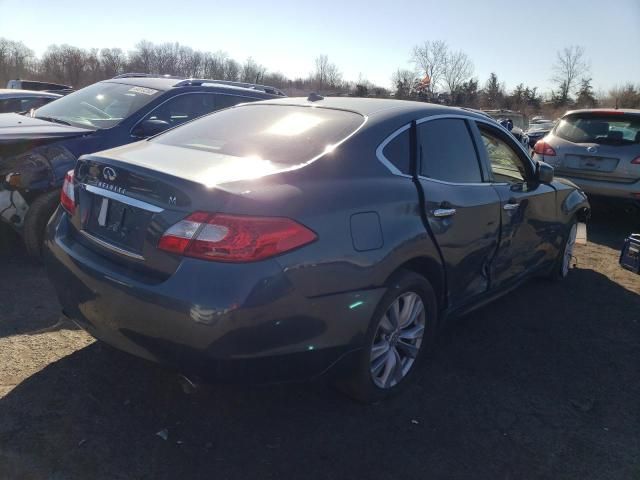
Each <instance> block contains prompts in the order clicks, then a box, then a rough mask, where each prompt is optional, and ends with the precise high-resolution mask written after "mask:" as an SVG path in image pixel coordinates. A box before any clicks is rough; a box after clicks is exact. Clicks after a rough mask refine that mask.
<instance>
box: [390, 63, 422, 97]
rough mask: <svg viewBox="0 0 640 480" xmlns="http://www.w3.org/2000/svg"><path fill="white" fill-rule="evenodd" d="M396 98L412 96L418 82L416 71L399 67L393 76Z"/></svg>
mask: <svg viewBox="0 0 640 480" xmlns="http://www.w3.org/2000/svg"><path fill="white" fill-rule="evenodd" d="M391 82H392V83H393V87H394V89H395V97H396V98H411V97H412V96H413V95H414V89H415V86H416V84H417V83H418V79H417V78H416V73H415V72H414V71H411V70H407V69H400V68H399V69H398V70H396V71H395V72H394V74H393V75H392V76H391Z"/></svg>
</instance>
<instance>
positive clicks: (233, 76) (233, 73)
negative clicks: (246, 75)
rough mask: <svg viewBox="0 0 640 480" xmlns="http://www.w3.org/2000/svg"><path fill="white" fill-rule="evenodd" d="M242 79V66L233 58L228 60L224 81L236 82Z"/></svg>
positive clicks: (225, 63) (226, 60) (225, 62)
mask: <svg viewBox="0 0 640 480" xmlns="http://www.w3.org/2000/svg"><path fill="white" fill-rule="evenodd" d="M239 77H240V64H239V63H238V62H236V61H235V60H234V59H233V58H227V59H225V61H224V80H231V81H233V82H236V81H237V80H238V78H239Z"/></svg>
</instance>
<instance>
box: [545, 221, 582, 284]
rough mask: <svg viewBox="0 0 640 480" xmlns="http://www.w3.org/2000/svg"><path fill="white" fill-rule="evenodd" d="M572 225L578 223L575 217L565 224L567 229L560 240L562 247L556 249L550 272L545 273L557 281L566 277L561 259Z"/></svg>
mask: <svg viewBox="0 0 640 480" xmlns="http://www.w3.org/2000/svg"><path fill="white" fill-rule="evenodd" d="M574 225H575V226H576V227H577V225H578V221H577V220H576V219H575V218H574V219H573V220H571V222H569V224H568V225H567V230H566V232H565V234H564V238H563V240H562V247H561V248H560V250H559V251H558V256H557V257H556V259H555V261H554V263H553V267H552V269H551V272H550V273H549V275H547V278H548V279H549V280H551V281H559V280H563V279H565V278H566V277H567V274H566V273H565V272H564V271H563V261H564V254H565V251H566V249H567V242H568V240H569V236H570V235H571V230H572V229H573V227H574ZM567 273H568V272H567Z"/></svg>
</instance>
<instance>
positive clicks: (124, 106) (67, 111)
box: [34, 82, 163, 129]
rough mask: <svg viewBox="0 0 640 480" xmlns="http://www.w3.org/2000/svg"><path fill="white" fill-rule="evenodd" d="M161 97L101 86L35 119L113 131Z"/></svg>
mask: <svg viewBox="0 0 640 480" xmlns="http://www.w3.org/2000/svg"><path fill="white" fill-rule="evenodd" d="M162 93H163V92H162V91H160V90H156V89H153V88H146V87H139V86H135V85H126V84H124V83H116V82H98V83H94V84H93V85H89V86H88V87H85V88H83V89H81V90H78V91H77V92H73V93H71V94H69V95H67V96H65V97H62V98H59V99H57V100H56V101H55V102H51V103H48V104H47V105H44V106H43V107H40V108H38V109H37V110H35V113H34V116H35V117H36V118H43V119H49V120H54V121H55V120H57V121H60V122H65V123H69V124H71V125H75V126H78V127H84V128H90V129H104V128H111V127H114V126H116V125H117V124H119V123H120V122H121V121H123V120H124V119H125V118H127V117H129V116H130V115H132V114H133V113H135V112H137V111H138V110H140V109H141V108H142V107H144V106H145V105H147V104H148V103H149V102H151V101H152V100H155V99H156V98H158V97H159V96H160V95H162Z"/></svg>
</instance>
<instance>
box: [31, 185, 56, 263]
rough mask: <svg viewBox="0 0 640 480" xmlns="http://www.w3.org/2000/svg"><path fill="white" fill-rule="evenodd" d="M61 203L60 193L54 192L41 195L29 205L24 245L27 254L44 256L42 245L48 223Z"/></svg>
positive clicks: (38, 256) (36, 256)
mask: <svg viewBox="0 0 640 480" xmlns="http://www.w3.org/2000/svg"><path fill="white" fill-rule="evenodd" d="M59 203H60V192H59V191H58V190H54V191H51V192H47V193H45V194H44V195H40V196H39V197H38V198H36V199H35V200H34V201H33V202H31V204H30V205H29V210H28V211H27V216H26V217H25V219H24V230H23V231H24V244H25V246H26V249H27V253H28V254H29V255H30V256H32V257H35V258H40V257H41V256H42V244H43V242H44V232H45V228H46V227H47V222H48V221H49V218H51V215H53V212H55V210H56V208H57V206H58V204H59Z"/></svg>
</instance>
